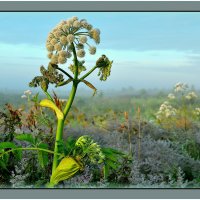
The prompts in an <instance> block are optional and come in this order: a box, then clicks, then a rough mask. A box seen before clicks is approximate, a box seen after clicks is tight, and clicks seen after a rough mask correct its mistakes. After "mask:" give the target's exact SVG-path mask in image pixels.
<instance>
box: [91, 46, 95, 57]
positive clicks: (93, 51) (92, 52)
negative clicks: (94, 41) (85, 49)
mask: <svg viewBox="0 0 200 200" xmlns="http://www.w3.org/2000/svg"><path fill="white" fill-rule="evenodd" d="M89 52H90V54H91V55H94V54H95V53H96V47H93V46H92V47H90V48H89Z"/></svg>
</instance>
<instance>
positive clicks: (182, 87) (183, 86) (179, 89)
mask: <svg viewBox="0 0 200 200" xmlns="http://www.w3.org/2000/svg"><path fill="white" fill-rule="evenodd" d="M187 88H188V85H187V84H185V83H181V82H179V83H177V84H176V85H175V87H174V91H175V92H182V91H185V90H186V89H187Z"/></svg>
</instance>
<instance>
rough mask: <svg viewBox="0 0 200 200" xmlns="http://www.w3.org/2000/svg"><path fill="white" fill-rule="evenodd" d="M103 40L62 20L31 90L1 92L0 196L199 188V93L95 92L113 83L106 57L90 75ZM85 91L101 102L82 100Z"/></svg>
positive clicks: (81, 23) (180, 88) (183, 89)
mask: <svg viewBox="0 0 200 200" xmlns="http://www.w3.org/2000/svg"><path fill="white" fill-rule="evenodd" d="M100 33H101V32H100V30H99V29H97V28H93V26H92V25H91V24H89V23H88V22H87V20H85V19H82V20H79V19H78V18H77V17H72V18H70V19H67V20H63V21H61V22H60V23H59V24H58V25H57V26H56V27H55V28H54V29H53V30H51V31H50V33H49V34H48V37H47V41H46V49H47V51H48V58H49V59H50V62H49V64H48V66H47V67H44V66H41V67H40V75H37V76H35V77H33V79H32V80H31V81H30V83H29V86H30V87H31V88H33V89H31V90H26V91H24V93H23V94H20V95H19V94H16V93H15V94H14V93H13V94H8V93H3V92H1V99H0V105H1V107H0V187H6V188H7V187H11V188H19V187H31V188H32V187H39V188H43V187H50V188H53V187H59V188H60V187H61V188H74V187H87V188H88V187H91V188H92V187H98V188H100V187H103V188H105V187H130V188H132V187H140V188H141V187H157V188H158V187H159V188H160V187H165V188H166V187H167V188H168V187H170V188H171V187H172V188H173V187H178V188H180V187H181V188H182V187H183V188H184V187H191V188H195V187H199V183H200V122H199V120H200V92H199V91H196V90H195V88H194V87H191V86H190V85H187V84H186V83H182V82H179V83H177V84H176V85H175V86H174V88H172V89H171V90H170V91H164V90H161V91H157V90H151V91H150V90H145V89H143V90H139V91H136V90H133V89H132V90H131V89H130V88H129V89H128V90H123V91H121V92H120V91H119V92H115V95H114V94H109V95H106V94H104V93H103V92H101V91H99V92H97V88H96V86H94V85H93V84H92V83H90V82H88V80H87V78H88V77H89V76H90V75H91V74H94V73H95V72H96V71H97V70H98V73H97V76H99V79H100V81H106V80H107V79H108V78H109V76H110V75H111V68H112V64H113V61H111V60H110V59H109V58H108V57H107V56H106V55H102V56H101V57H100V58H98V59H97V61H96V62H95V63H94V66H93V68H91V69H89V70H87V66H85V61H84V60H83V58H84V57H85V54H86V50H88V53H89V54H91V55H94V54H95V53H96V50H97V49H96V46H93V45H91V42H93V43H95V45H98V44H99V43H100ZM66 63H69V65H68V68H66ZM63 65H65V66H63ZM80 83H84V85H85V86H86V87H88V88H89V89H90V90H92V92H93V94H92V95H91V94H90V95H88V96H87V95H85V96H82V95H79V96H77V91H78V87H79V84H80ZM50 86H51V87H52V86H54V89H53V90H52V89H50V88H51V87H50ZM69 86H70V87H69ZM60 87H64V88H65V90H62V91H65V92H63V93H58V92H57V88H60ZM35 88H39V90H38V89H35ZM66 88H67V89H68V91H69V92H66ZM69 88H71V89H70V90H69ZM36 91H37V92H36ZM38 91H39V92H38ZM41 91H42V93H40V92H41Z"/></svg>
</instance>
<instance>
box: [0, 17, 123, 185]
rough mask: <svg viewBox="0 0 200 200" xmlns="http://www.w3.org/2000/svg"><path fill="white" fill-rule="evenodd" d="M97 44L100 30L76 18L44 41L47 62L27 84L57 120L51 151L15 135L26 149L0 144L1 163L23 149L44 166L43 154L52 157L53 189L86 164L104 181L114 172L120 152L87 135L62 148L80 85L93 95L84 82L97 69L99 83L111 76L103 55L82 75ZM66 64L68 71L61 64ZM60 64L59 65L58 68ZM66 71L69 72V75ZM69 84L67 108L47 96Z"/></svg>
mask: <svg viewBox="0 0 200 200" xmlns="http://www.w3.org/2000/svg"><path fill="white" fill-rule="evenodd" d="M92 40H93V41H94V42H95V43H96V45H98V44H99V43H100V30H99V29H96V28H93V26H92V25H91V24H89V23H88V22H87V21H86V20H85V19H82V20H79V19H78V17H72V18H70V19H67V20H64V21H61V22H60V23H59V24H58V25H57V26H56V27H55V28H54V29H53V30H52V31H51V32H50V33H49V34H48V37H47V41H46V49H47V51H48V58H49V59H50V62H49V65H48V67H47V68H45V67H44V66H41V67H40V72H41V75H40V76H36V77H34V78H33V80H32V81H31V82H30V84H29V86H30V87H40V88H41V89H42V91H43V92H44V94H45V95H46V98H45V99H43V100H41V101H40V102H39V101H38V105H39V106H41V107H47V108H50V109H51V110H53V112H54V113H55V116H56V118H57V130H56V134H55V144H54V150H49V149H48V146H47V145H46V144H45V143H42V141H38V140H37V138H34V137H33V136H32V135H31V134H20V135H17V137H16V139H18V140H22V141H26V142H29V143H30V144H31V146H29V147H19V146H16V145H15V144H14V143H11V142H2V143H0V159H1V160H0V162H1V163H3V162H5V161H6V159H7V157H8V155H9V154H13V155H15V154H16V155H17V156H18V157H20V155H21V151H22V150H36V151H37V152H40V154H39V158H43V160H42V161H43V162H42V164H43V167H44V165H45V163H46V162H47V160H48V157H47V156H44V155H46V154H48V153H49V154H53V162H52V174H51V176H50V184H49V186H54V185H56V184H58V183H59V182H60V181H63V180H66V179H69V178H71V177H72V176H74V175H75V174H76V173H77V172H78V171H81V170H83V169H84V166H86V163H88V162H90V163H93V164H101V165H102V166H103V174H104V178H105V179H106V178H107V177H108V175H109V171H110V170H111V171H112V170H117V166H118V165H120V161H119V160H120V159H121V158H122V157H123V156H124V154H123V153H121V152H119V151H117V150H114V149H111V148H103V147H102V148H101V147H100V145H98V144H97V143H95V142H94V141H93V140H92V138H91V137H89V136H87V135H86V136H81V137H80V138H78V139H77V140H75V139H72V138H68V140H67V143H65V145H63V144H64V143H63V129H64V126H65V120H66V118H67V115H68V113H69V111H70V108H71V106H72V104H73V101H74V98H75V95H76V92H77V88H78V86H79V84H80V83H84V84H85V85H86V86H88V87H90V88H91V89H93V90H94V92H96V88H95V86H94V85H92V84H91V83H90V82H88V81H87V80H86V79H87V77H88V76H89V75H91V74H92V73H93V72H94V71H95V70H96V69H98V70H99V72H98V76H100V80H101V81H106V80H107V78H108V77H109V76H110V72H111V67H112V61H110V60H109V59H108V58H107V56H106V55H102V56H101V57H100V58H99V59H98V60H97V61H96V64H95V66H94V67H93V68H92V69H90V70H89V71H88V72H86V73H85V74H84V75H82V76H81V73H82V72H83V71H86V66H85V64H84V63H85V61H84V60H83V58H84V57H85V55H86V50H88V51H89V53H90V54H91V55H94V54H95V53H96V47H95V46H92V45H91V41H92ZM67 62H68V63H69V66H68V70H67V68H66V66H65V65H64V64H66V63H67ZM60 65H61V66H60ZM68 71H69V72H68ZM70 83H71V84H72V87H71V91H70V94H69V97H68V99H67V101H66V102H65V103H66V105H64V106H63V102H62V104H61V99H59V98H54V97H53V96H52V95H51V94H50V93H49V86H50V85H51V84H52V85H54V86H55V87H63V86H66V85H67V84H70Z"/></svg>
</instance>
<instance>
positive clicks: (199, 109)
mask: <svg viewBox="0 0 200 200" xmlns="http://www.w3.org/2000/svg"><path fill="white" fill-rule="evenodd" d="M195 115H197V116H200V108H195Z"/></svg>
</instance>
